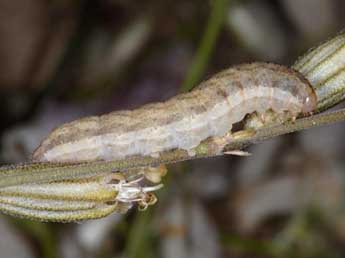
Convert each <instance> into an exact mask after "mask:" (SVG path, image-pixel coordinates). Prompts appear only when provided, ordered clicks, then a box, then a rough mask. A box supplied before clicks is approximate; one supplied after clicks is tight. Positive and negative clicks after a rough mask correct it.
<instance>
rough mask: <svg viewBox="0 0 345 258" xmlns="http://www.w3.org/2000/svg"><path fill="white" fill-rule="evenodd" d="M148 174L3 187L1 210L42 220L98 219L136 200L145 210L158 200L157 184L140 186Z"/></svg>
mask: <svg viewBox="0 0 345 258" xmlns="http://www.w3.org/2000/svg"><path fill="white" fill-rule="evenodd" d="M144 177H145V175H144V174H142V175H141V176H140V177H134V178H133V175H131V173H129V175H128V177H127V175H126V176H125V175H124V174H122V173H107V174H104V175H101V176H96V177H86V178H85V177H82V178H76V179H73V180H61V181H57V182H51V183H35V184H34V183H33V184H24V185H20V186H8V187H3V188H0V210H2V211H3V212H5V213H8V214H10V215H14V216H21V217H26V218H30V219H40V220H43V221H61V222H62V221H65V222H67V221H76V220H78V221H80V220H84V219H96V218H100V217H102V216H106V215H108V214H109V213H110V212H118V213H124V212H126V211H127V210H128V209H129V208H130V207H132V205H133V203H135V202H137V203H138V204H139V208H141V209H146V208H147V207H148V206H149V205H152V204H154V203H155V202H156V201H157V198H156V197H155V195H154V194H153V193H151V192H153V191H155V190H157V189H159V188H160V187H161V185H157V186H141V184H140V182H141V181H142V180H143V179H144Z"/></svg>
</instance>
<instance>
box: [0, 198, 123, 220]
mask: <svg viewBox="0 0 345 258" xmlns="http://www.w3.org/2000/svg"><path fill="white" fill-rule="evenodd" d="M118 205H119V204H118V203H117V202H114V203H109V204H97V205H96V206H95V207H93V208H90V209H76V210H63V211H55V210H41V209H30V208H29V209H28V208H23V207H20V206H15V205H12V204H4V203H0V210H1V211H2V212H3V213H6V214H9V215H12V216H16V217H20V218H26V219H34V220H40V221H50V222H75V221H82V220H88V219H97V218H102V217H105V216H107V215H109V214H110V213H112V212H114V211H116V210H117V209H119V207H118Z"/></svg>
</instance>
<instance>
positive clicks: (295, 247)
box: [0, 0, 345, 258]
mask: <svg viewBox="0 0 345 258" xmlns="http://www.w3.org/2000/svg"><path fill="white" fill-rule="evenodd" d="M344 25H345V2H344V1H342V0H190V1H184V0H147V1H138V0H99V1H97V0H90V1H89V0H79V1H77V0H74V1H63V0H62V1H61V0H60V1H57V0H55V1H54V0H50V1H48V0H0V71H1V72H0V117H1V123H0V136H1V152H0V159H1V162H2V163H18V162H24V161H27V160H28V159H29V157H30V154H31V153H32V151H33V150H34V149H35V147H37V145H38V144H39V142H40V141H41V140H42V139H43V138H44V137H45V136H46V135H47V134H48V133H49V131H50V130H51V129H52V128H54V127H56V126H57V125H59V124H61V123H63V122H66V121H71V120H73V119H76V118H78V117H81V116H86V115H91V114H92V115H94V114H102V113H106V112H109V111H113V110H116V109H128V108H135V107H138V106H140V105H142V104H144V103H148V102H152V101H159V100H164V99H167V98H168V97H171V96H173V95H175V94H177V93H179V92H181V91H187V90H189V89H191V88H192V87H193V86H195V85H196V84H197V83H198V82H200V81H201V80H202V79H205V78H207V77H208V76H210V75H211V74H213V73H215V72H217V71H219V70H221V69H224V68H227V67H229V66H231V65H233V64H238V63H243V62H251V61H271V62H276V63H281V64H284V65H291V64H292V63H293V62H294V61H295V60H296V59H297V57H298V56H299V55H300V54H303V53H304V52H305V51H306V50H307V49H308V48H310V47H311V46H314V45H317V44H318V43H319V42H320V41H323V40H325V39H327V38H328V37H330V36H332V35H335V34H336V33H337V31H339V30H341V29H342V28H344V27H345V26H344ZM344 129H345V127H344V124H338V125H335V126H332V127H328V128H318V129H313V130H308V131H306V132H303V133H298V134H293V135H289V136H284V137H279V138H277V139H273V140H270V141H267V142H265V143H263V144H259V145H256V146H254V147H252V148H251V149H250V152H252V153H253V155H252V156H251V157H242V158H241V157H225V158H214V159H209V160H197V161H193V162H186V163H182V164H176V165H173V166H169V174H168V176H167V177H166V178H165V179H164V183H165V188H164V189H163V190H161V191H160V192H159V202H158V204H157V205H155V206H154V207H150V208H149V209H148V210H147V211H145V212H138V211H137V210H136V209H132V210H131V211H130V212H129V213H128V214H126V215H118V214H113V215H111V216H109V217H107V218H104V219H101V220H96V221H89V222H84V223H82V224H49V223H38V222H31V221H26V220H19V219H13V218H10V217H7V216H5V215H2V216H1V217H0V250H1V252H0V257H1V258H2V257H6V258H8V257H16V258H24V257H25V258H26V257H27V258H31V257H44V258H48V257H52V258H57V257H62V258H79V257H90V258H91V257H99V258H103V257H104V258H108V257H109V258H110V257H122V258H129V257H143V258H151V257H164V258H187V257H188V258H191V257H198V258H204V257H205V258H206V257H207V258H212V257H229V258H245V257H251V258H267V257H286V258H287V257H294V258H309V257H310V258H312V257H313V258H314V257H315V258H317V257H320V258H321V257H322V258H323V257H326V258H328V257H330V258H331V257H344V253H345V233H344V232H345V210H344V204H345V202H344V201H345V200H344V197H345V185H344V183H345V181H344V179H345V178H344V172H345V162H344V154H343V153H344V151H345V142H344V136H343V132H344Z"/></svg>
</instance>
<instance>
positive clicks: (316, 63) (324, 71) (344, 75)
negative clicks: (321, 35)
mask: <svg viewBox="0 0 345 258" xmlns="http://www.w3.org/2000/svg"><path fill="white" fill-rule="evenodd" d="M293 68H294V69H296V70H298V71H299V72H300V73H301V74H303V75H304V76H305V77H306V79H308V80H309V82H310V84H311V85H312V87H313V88H314V90H315V94H316V96H317V99H318V104H317V110H316V111H317V112H321V111H323V110H325V109H327V108H329V107H331V106H333V105H336V104H338V103H339V102H340V101H342V100H343V99H344V98H345V90H344V89H345V33H341V34H339V35H338V36H337V37H335V38H332V39H331V40H328V41H326V42H325V43H323V44H321V45H320V46H318V47H316V48H314V49H311V50H310V51H309V52H308V53H307V54H305V55H304V56H302V57H301V58H299V59H298V60H297V62H296V63H295V64H294V65H293Z"/></svg>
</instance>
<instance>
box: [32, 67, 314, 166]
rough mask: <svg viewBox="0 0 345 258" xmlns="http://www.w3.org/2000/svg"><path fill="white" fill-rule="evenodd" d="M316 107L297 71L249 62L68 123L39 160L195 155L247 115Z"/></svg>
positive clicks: (283, 115)
mask: <svg viewBox="0 0 345 258" xmlns="http://www.w3.org/2000/svg"><path fill="white" fill-rule="evenodd" d="M316 106H317V97H316V95H315V93H314V90H313V88H312V87H311V85H310V84H309V82H308V81H307V80H306V79H304V77H303V76H301V75H300V74H299V73H298V72H297V71H295V70H293V69H289V68H286V67H284V66H281V65H276V64H269V63H252V64H244V65H239V66H235V67H232V68H230V69H227V70H224V71H222V72H220V73H218V74H216V75H215V76H213V77H211V78H210V79H209V80H206V81H205V82H203V83H201V85H199V87H197V88H195V89H194V90H192V91H191V92H188V93H185V94H180V95H177V96H176V97H173V98H171V99H169V100H167V101H165V102H159V103H154V104H148V105H145V106H142V107H141V108H138V109H135V110H125V111H115V112H112V113H109V114H106V115H103V116H91V117H87V118H82V119H80V120H76V121H73V122H71V123H67V124H64V125H62V126H60V127H58V128H57V129H55V130H54V131H53V132H52V133H51V134H50V135H49V136H48V137H47V138H46V139H45V140H44V141H43V142H42V143H41V145H40V146H39V147H38V148H37V149H36V151H35V152H34V154H33V160H34V161H50V162H76V161H90V160H112V159H123V158H126V157H128V156H133V155H142V156H146V155H152V156H156V155H159V153H160V152H162V151H167V150H171V149H176V148H177V149H183V150H186V151H188V153H189V155H191V156H192V155H193V152H192V149H193V148H195V147H196V146H197V145H199V144H200V142H201V141H203V140H205V139H207V138H209V137H218V136H224V135H225V134H227V133H230V134H231V129H232V127H233V125H234V124H236V123H238V122H240V121H241V120H242V119H243V118H244V117H245V116H246V115H247V114H251V113H253V112H256V113H258V114H260V115H264V114H265V113H266V112H268V111H273V112H274V113H275V114H277V116H276V117H279V120H280V121H281V120H283V121H284V120H288V119H293V118H295V117H296V116H298V115H300V114H308V113H310V112H312V111H313V110H314V109H315V108H316ZM269 120H273V118H270V117H269ZM230 137H231V135H230Z"/></svg>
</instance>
